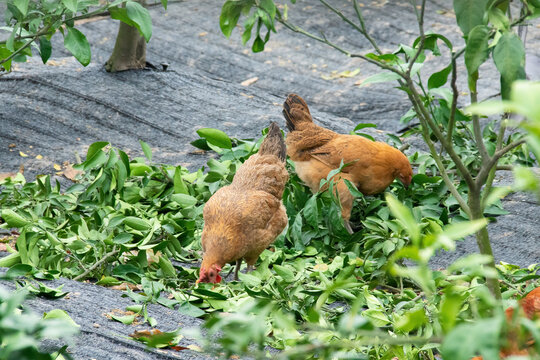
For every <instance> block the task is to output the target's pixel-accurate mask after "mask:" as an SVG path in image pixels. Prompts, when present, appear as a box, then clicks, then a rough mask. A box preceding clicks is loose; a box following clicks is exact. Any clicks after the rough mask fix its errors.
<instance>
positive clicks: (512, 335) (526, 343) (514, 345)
mask: <svg viewBox="0 0 540 360" xmlns="http://www.w3.org/2000/svg"><path fill="white" fill-rule="evenodd" d="M515 310H518V311H519V312H521V311H523V314H524V315H525V316H526V317H527V318H529V319H531V320H534V319H538V318H540V287H537V288H536V289H534V290H532V291H531V292H529V293H528V294H527V295H526V296H525V297H524V298H523V299H521V300H520V301H519V305H518V307H517V309H514V308H511V307H509V308H508V309H506V311H505V313H506V320H507V322H508V323H509V325H510V326H509V329H508V333H507V341H506V344H505V345H504V347H503V348H502V349H501V352H500V356H501V358H502V359H504V358H507V357H510V356H513V355H532V354H533V351H534V350H533V349H532V348H531V346H532V345H533V342H532V340H527V339H522V338H520V333H519V332H520V331H519V325H518V324H516V321H515V319H514V311H515ZM482 359H483V358H482V357H481V356H476V357H474V358H472V359H471V360H482Z"/></svg>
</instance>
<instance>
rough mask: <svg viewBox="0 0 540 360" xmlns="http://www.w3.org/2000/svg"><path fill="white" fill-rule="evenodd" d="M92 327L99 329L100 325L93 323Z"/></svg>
mask: <svg viewBox="0 0 540 360" xmlns="http://www.w3.org/2000/svg"><path fill="white" fill-rule="evenodd" d="M93 326H94V327H95V328H99V327H101V325H99V324H98V323H94V324H93Z"/></svg>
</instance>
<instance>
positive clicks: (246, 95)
mask: <svg viewBox="0 0 540 360" xmlns="http://www.w3.org/2000/svg"><path fill="white" fill-rule="evenodd" d="M240 95H242V96H244V97H247V98H248V99H253V95H248V94H244V93H243V92H241V93H240Z"/></svg>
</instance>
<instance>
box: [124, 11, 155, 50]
mask: <svg viewBox="0 0 540 360" xmlns="http://www.w3.org/2000/svg"><path fill="white" fill-rule="evenodd" d="M126 15H127V17H128V18H129V19H130V20H131V21H133V23H134V24H135V27H136V28H137V29H138V30H139V32H140V33H141V35H142V36H144V39H145V40H146V42H148V41H150V37H151V36H152V18H151V17H150V13H149V12H148V10H147V9H146V8H144V7H143V6H142V5H141V4H139V3H137V2H135V1H130V2H128V3H126Z"/></svg>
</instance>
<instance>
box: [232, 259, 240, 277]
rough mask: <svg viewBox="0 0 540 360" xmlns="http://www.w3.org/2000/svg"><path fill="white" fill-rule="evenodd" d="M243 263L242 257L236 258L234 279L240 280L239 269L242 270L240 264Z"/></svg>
mask: <svg viewBox="0 0 540 360" xmlns="http://www.w3.org/2000/svg"><path fill="white" fill-rule="evenodd" d="M241 264H242V259H238V260H236V268H235V269H234V280H236V281H238V271H239V270H240V265H241Z"/></svg>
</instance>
